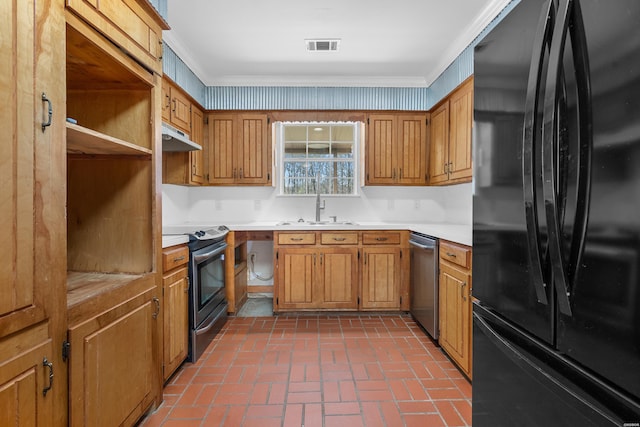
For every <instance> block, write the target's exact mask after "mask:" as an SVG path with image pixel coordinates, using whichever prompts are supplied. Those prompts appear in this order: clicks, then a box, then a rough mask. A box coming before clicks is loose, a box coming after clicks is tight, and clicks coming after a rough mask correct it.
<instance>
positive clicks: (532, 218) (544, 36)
mask: <svg viewBox="0 0 640 427" xmlns="http://www.w3.org/2000/svg"><path fill="white" fill-rule="evenodd" d="M554 15H555V11H554V4H553V1H552V0H549V1H548V2H547V3H546V4H545V5H544V6H543V8H542V12H541V14H540V18H539V20H538V27H537V30H536V35H535V39H534V42H533V57H532V59H531V67H530V68H529V81H528V83H527V97H526V103H525V112H524V126H523V129H524V130H523V137H522V178H523V179H522V187H523V193H524V211H525V219H526V224H527V243H528V248H527V249H528V251H527V252H528V255H529V267H530V269H531V275H532V276H533V283H534V286H535V291H536V297H537V299H538V302H539V303H541V304H544V305H547V304H548V300H547V292H546V287H547V284H546V283H545V279H544V275H543V273H542V254H541V245H540V227H539V225H538V208H537V204H536V200H537V191H536V190H537V189H536V175H537V173H536V172H537V166H538V165H536V161H535V154H534V153H535V152H536V145H537V144H536V141H535V139H536V138H535V137H536V132H535V130H536V129H537V128H538V126H539V123H538V115H537V111H538V101H539V98H540V81H541V79H542V64H543V61H544V55H545V52H546V50H548V49H549V45H550V44H551V29H552V28H553V18H554Z"/></svg>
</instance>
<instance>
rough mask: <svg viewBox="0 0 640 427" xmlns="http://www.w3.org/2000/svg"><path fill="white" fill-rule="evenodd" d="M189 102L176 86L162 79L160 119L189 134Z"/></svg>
mask: <svg viewBox="0 0 640 427" xmlns="http://www.w3.org/2000/svg"><path fill="white" fill-rule="evenodd" d="M191 110H192V107H191V102H190V101H189V98H187V96H186V95H185V94H184V93H183V92H182V91H181V90H180V89H178V88H177V87H176V86H174V85H173V84H171V83H170V82H169V81H167V80H166V79H163V80H162V120H163V121H164V122H165V123H168V124H170V125H172V126H174V127H176V128H178V129H180V130H182V131H184V132H186V133H188V134H189V135H191V133H192V129H191Z"/></svg>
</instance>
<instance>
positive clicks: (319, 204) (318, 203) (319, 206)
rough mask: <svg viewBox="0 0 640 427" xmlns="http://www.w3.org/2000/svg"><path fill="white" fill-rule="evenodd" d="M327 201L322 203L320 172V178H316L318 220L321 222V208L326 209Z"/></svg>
mask: <svg viewBox="0 0 640 427" xmlns="http://www.w3.org/2000/svg"><path fill="white" fill-rule="evenodd" d="M325 201H326V200H323V201H322V203H320V174H318V179H316V222H320V210H322V209H324V206H325Z"/></svg>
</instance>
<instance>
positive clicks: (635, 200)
mask: <svg viewBox="0 0 640 427" xmlns="http://www.w3.org/2000/svg"><path fill="white" fill-rule="evenodd" d="M474 76H475V77H474V85H475V87H474V130H473V132H474V140H473V145H474V154H473V155H474V157H473V162H474V179H473V268H474V270H473V296H474V297H475V299H474V303H473V353H474V354H473V372H474V376H473V426H474V427H500V426H509V427H512V426H523V427H527V426H531V427H541V426H552V427H555V426H571V427H573V426H640V274H639V273H640V272H639V269H640V1H639V0H522V1H521V2H520V3H518V4H517V5H516V6H515V7H513V9H512V10H511V11H510V12H509V13H508V14H507V15H506V16H505V17H504V19H502V21H501V22H499V23H498V24H497V25H496V26H495V27H494V28H493V29H492V30H491V31H490V32H488V34H487V35H486V36H485V37H484V38H483V39H482V40H480V41H479V42H478V44H477V45H476V47H475V51H474Z"/></svg>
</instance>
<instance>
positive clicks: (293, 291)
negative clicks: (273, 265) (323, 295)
mask: <svg viewBox="0 0 640 427" xmlns="http://www.w3.org/2000/svg"><path fill="white" fill-rule="evenodd" d="M317 259H318V254H317V251H316V250H315V249H306V248H291V249H280V250H279V251H278V253H277V269H278V283H277V285H278V291H277V298H278V300H277V304H276V305H277V306H278V308H279V309H280V310H287V309H307V308H317V306H318V296H317V293H318V290H317V289H316V286H317V280H316V262H317Z"/></svg>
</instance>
